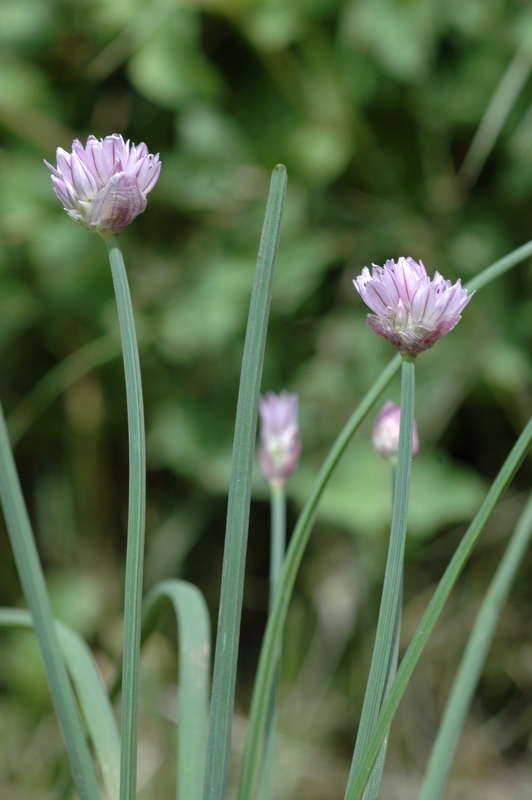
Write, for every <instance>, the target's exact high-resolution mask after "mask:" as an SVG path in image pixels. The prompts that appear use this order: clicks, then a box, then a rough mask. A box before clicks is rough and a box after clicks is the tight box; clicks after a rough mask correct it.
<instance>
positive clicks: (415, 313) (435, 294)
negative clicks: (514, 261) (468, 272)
mask: <svg viewBox="0 0 532 800" xmlns="http://www.w3.org/2000/svg"><path fill="white" fill-rule="evenodd" d="M353 283H354V284H355V288H356V289H357V291H358V293H359V294H360V296H361V297H362V299H363V301H364V302H365V303H366V305H367V306H369V308H370V309H371V310H372V311H374V312H375V313H374V314H368V317H367V319H366V322H367V324H368V325H369V326H370V327H371V328H372V329H373V330H374V331H375V333H378V334H380V335H381V336H384V337H385V338H386V339H388V341H389V342H391V343H392V344H393V345H394V346H395V347H397V349H398V350H399V351H400V352H404V353H411V354H414V355H415V354H417V353H422V352H423V351H424V350H428V349H429V347H432V345H433V344H434V343H435V342H437V341H438V339H441V337H442V336H445V334H446V333H449V331H451V330H452V329H453V328H454V327H455V325H457V323H458V322H459V321H460V318H461V317H460V314H461V312H462V310H463V309H464V308H465V306H466V305H467V304H468V303H469V301H470V300H471V297H472V296H473V293H471V294H468V293H467V290H466V289H464V288H463V287H462V284H461V282H460V281H459V280H458V281H457V282H456V283H455V284H452V283H451V281H446V280H444V278H442V276H441V275H440V274H439V273H438V272H436V273H435V274H434V278H433V279H432V280H431V279H430V278H429V276H428V275H427V271H426V269H425V267H424V266H423V263H422V262H421V261H420V262H419V264H418V263H417V262H416V261H414V259H412V258H400V259H399V260H398V261H397V263H396V262H395V261H393V260H392V259H389V260H388V261H386V263H385V265H384V267H378V266H377V265H376V264H373V270H372V272H371V273H370V271H369V269H368V268H367V267H364V269H363V270H362V273H361V275H359V276H358V278H356V280H354V281H353Z"/></svg>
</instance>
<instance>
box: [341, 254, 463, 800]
mask: <svg viewBox="0 0 532 800" xmlns="http://www.w3.org/2000/svg"><path fill="white" fill-rule="evenodd" d="M353 283H354V285H355V288H356V290H357V291H358V293H359V294H360V296H361V297H362V299H363V300H364V302H365V303H366V305H368V306H369V308H370V309H371V311H373V312H374V313H373V314H369V315H368V318H367V320H366V322H367V324H368V325H369V326H370V327H371V328H372V330H374V331H375V333H378V334H379V335H380V336H384V337H385V338H386V339H387V340H388V341H389V342H391V344H393V345H394V346H395V347H396V348H397V350H398V351H399V352H400V353H401V356H402V359H403V364H402V379H401V406H400V409H399V412H398V416H399V419H396V420H395V423H396V424H397V422H400V424H399V446H398V450H397V470H396V475H395V481H394V491H393V507H392V522H391V530H390V544H389V549H388V558H387V562H386V570H385V574H384V584H383V590H382V600H381V607H380V611H379V619H378V623H377V631H376V635H375V646H374V650H373V656H372V660H371V667H370V671H369V676H368V684H367V687H366V693H365V696H364V703H363V707H362V715H361V719H360V725H359V730H358V736H357V741H356V746H355V752H354V755H353V762H352V766H351V772H350V775H349V781H348V785H347V790H346V791H347V794H348V795H349V793H350V791H351V787H352V785H353V782H354V781H355V779H356V776H357V767H358V764H359V763H360V760H361V759H362V758H363V756H364V753H365V750H366V747H367V745H368V742H369V740H370V737H371V734H372V732H373V730H374V728H375V725H376V723H377V719H378V715H379V712H380V709H381V707H382V704H383V702H384V700H385V699H386V695H387V692H388V690H389V687H390V683H391V681H390V675H391V673H392V672H393V671H394V669H395V665H394V661H395V660H396V655H395V653H396V650H397V639H398V637H399V633H400V631H399V620H400V617H401V610H400V597H401V587H402V582H403V559H404V548H405V540H406V530H407V521H408V501H409V494H410V475H411V469H412V454H413V447H415V445H416V433H415V431H414V389H415V370H414V363H415V358H416V356H417V355H418V354H419V353H422V352H423V351H425V350H428V349H429V348H430V347H432V346H433V345H434V344H435V342H437V341H438V339H441V338H442V336H445V334H447V333H449V331H451V330H452V329H453V328H454V327H455V326H456V325H457V324H458V322H459V321H460V318H461V317H460V313H461V311H462V310H463V309H464V308H465V306H466V305H467V304H468V302H469V300H470V299H471V297H472V295H471V294H468V292H467V290H466V289H463V288H462V285H461V283H460V281H457V282H456V283H455V284H454V285H452V284H451V282H450V281H447V280H444V279H443V278H442V276H441V275H440V274H439V273H438V272H436V273H435V275H434V278H433V279H432V280H431V279H430V278H429V277H428V275H427V271H426V269H425V267H424V266H423V264H422V263H421V262H419V263H417V262H416V261H414V260H413V259H412V258H400V259H399V260H398V261H397V263H396V262H395V261H393V260H391V259H390V260H388V261H386V263H385V265H384V267H378V266H376V265H373V270H372V272H371V273H370V271H369V269H368V268H367V267H364V269H363V270H362V273H361V274H360V275H359V276H358V277H357V278H356V279H355V280H354V281H353ZM383 412H385V413H384V414H383V416H382V418H381V420H380V431H379V435H378V437H377V438H378V441H379V444H380V446H381V447H382V449H383V451H386V452H387V453H388V455H387V456H386V457H389V456H390V455H391V456H392V458H393V459H395V452H394V448H395V443H394V442H392V446H391V447H390V442H386V441H385V439H386V438H387V437H388V438H389V437H390V428H392V437H391V438H392V439H394V438H395V436H396V432H395V431H394V430H393V429H394V428H396V424H395V425H394V424H393V417H392V413H393V414H397V412H396V411H394V410H393V409H390V407H388V409H383ZM383 412H381V414H382V413H383ZM387 415H389V418H388V425H389V428H388V432H387V434H386V435H384V434H383V431H384V430H385V427H386V416H387ZM375 435H376V434H374V437H375ZM383 752H384V751H383ZM382 760H383V759H380V761H379V763H378V765H377V768H376V769H377V772H376V777H375V779H373V780H371V781H370V783H369V784H368V787H367V789H366V792H367V794H366V795H365V797H366V798H367V800H370V798H374V797H376V796H377V792H378V784H379V782H380V771H381V770H382Z"/></svg>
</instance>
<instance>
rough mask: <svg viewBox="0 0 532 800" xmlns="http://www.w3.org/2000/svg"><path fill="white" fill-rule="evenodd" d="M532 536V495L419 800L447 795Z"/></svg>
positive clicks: (482, 616)
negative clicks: (452, 769)
mask: <svg viewBox="0 0 532 800" xmlns="http://www.w3.org/2000/svg"><path fill="white" fill-rule="evenodd" d="M531 536H532V495H531V496H530V499H529V500H528V503H527V504H526V506H525V509H524V511H523V513H522V514H521V517H520V519H519V522H518V523H517V526H516V528H515V530H514V532H513V534H512V536H511V538H510V541H509V542H508V546H507V548H506V551H505V553H504V556H503V558H502V561H501V562H500V564H499V566H498V568H497V571H496V573H495V575H494V577H493V580H492V581H491V583H490V586H489V589H488V591H487V592H486V596H485V597H484V600H483V602H482V605H481V607H480V611H479V612H478V615H477V618H476V620H475V624H474V626H473V630H472V631H471V635H470V637H469V640H468V643H467V647H466V649H465V652H464V655H463V657H462V661H461V663H460V667H459V669H458V672H457V674H456V678H455V680H454V683H453V687H452V689H451V693H450V695H449V699H448V701H447V705H446V707H445V712H444V715H443V719H442V722H441V724H440V727H439V730H438V735H437V737H436V742H435V743H434V747H433V748H432V753H431V756H430V760H429V765H428V767H427V772H426V774H425V778H424V781H423V786H422V787H421V794H420V795H419V800H438V798H440V797H441V796H442V794H443V790H444V788H445V783H446V780H447V776H448V774H449V769H450V767H451V762H452V758H453V755H454V751H455V749H456V745H457V744H458V739H459V736H460V731H461V730H462V726H463V724H464V721H465V718H466V716H467V712H468V711H469V708H470V706H471V701H472V699H473V695H474V693H475V687H476V685H477V683H478V680H479V678H480V675H481V672H482V668H483V666H484V662H485V660H486V656H487V654H488V650H489V647H490V644H491V641H492V638H493V634H494V633H495V628H496V626H497V622H498V620H499V615H500V613H501V610H502V607H503V605H504V603H505V602H506V600H507V599H508V595H509V593H510V589H511V586H512V583H513V580H514V578H515V575H516V573H517V570H518V568H519V566H520V565H521V562H522V560H523V556H524V554H525V552H526V549H527V547H528V545H529V543H530V538H531Z"/></svg>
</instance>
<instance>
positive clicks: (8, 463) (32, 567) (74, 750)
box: [0, 407, 100, 800]
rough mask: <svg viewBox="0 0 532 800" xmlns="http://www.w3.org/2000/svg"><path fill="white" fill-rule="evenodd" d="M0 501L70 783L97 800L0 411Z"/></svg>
mask: <svg viewBox="0 0 532 800" xmlns="http://www.w3.org/2000/svg"><path fill="white" fill-rule="evenodd" d="M0 497H1V500H2V506H3V509H4V516H5V520H6V526H7V531H8V534H9V539H10V541H11V547H12V548H13V555H14V557H15V563H16V565H17V570H18V574H19V577H20V582H21V584H22V589H23V591H24V595H25V597H26V600H27V603H28V606H29V608H30V612H31V616H32V619H33V624H34V627H35V634H36V636H37V641H38V643H39V648H40V651H41V655H42V658H43V662H44V668H45V671H46V678H47V681H48V686H49V688H50V694H51V695H52V701H53V704H54V708H55V711H56V714H57V719H58V721H59V727H60V729H61V734H62V737H63V741H64V743H65V747H66V751H67V755H68V760H69V763H70V771H71V774H72V778H73V780H74V783H75V785H76V789H77V791H78V794H79V796H80V798H81V800H99V798H100V791H99V789H98V783H97V781H96V775H95V772H94V767H93V765H92V761H91V757H90V754H89V749H88V747H87V743H86V741H85V738H84V736H83V729H82V725H81V720H80V718H79V714H78V710H77V706H76V701H75V699H74V693H73V691H72V686H71V684H70V681H69V678H68V675H67V671H66V668H65V665H64V662H63V658H62V655H61V649H60V645H59V640H58V638H57V632H56V628H55V622H54V619H53V616H52V609H51V607H50V601H49V599H48V594H47V591H46V584H45V580H44V574H43V571H42V567H41V563H40V561H39V555H38V553H37V548H36V546H35V540H34V538H33V533H32V530H31V524H30V520H29V517H28V512H27V509H26V504H25V502H24V497H23V495H22V489H21V487H20V482H19V479H18V475H17V470H16V467H15V462H14V460H13V454H12V452H11V447H10V444H9V438H8V435H7V429H6V424H5V420H4V415H3V411H2V409H1V407H0Z"/></svg>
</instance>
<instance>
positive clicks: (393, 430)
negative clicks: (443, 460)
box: [371, 400, 419, 461]
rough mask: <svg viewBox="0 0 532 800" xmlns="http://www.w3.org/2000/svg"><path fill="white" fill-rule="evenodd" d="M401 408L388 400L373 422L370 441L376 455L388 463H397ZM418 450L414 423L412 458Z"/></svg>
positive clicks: (417, 438) (417, 437)
mask: <svg viewBox="0 0 532 800" xmlns="http://www.w3.org/2000/svg"><path fill="white" fill-rule="evenodd" d="M400 422H401V406H398V405H397V403H392V402H391V400H388V402H387V403H385V404H384V406H383V407H382V410H381V411H380V413H379V414H378V416H377V419H376V420H375V425H374V426H373V435H372V437H371V441H372V442H373V447H374V448H375V450H376V451H377V453H378V454H379V455H380V456H382V457H383V458H386V459H387V460H388V461H397V453H398V452H399V427H400ZM418 450H419V436H418V432H417V425H416V421H415V420H414V427H413V430H412V458H414V456H416V455H417V452H418Z"/></svg>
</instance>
